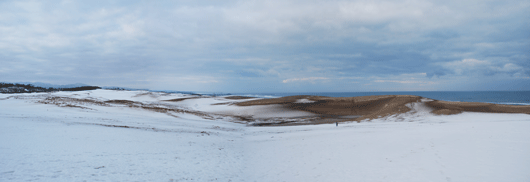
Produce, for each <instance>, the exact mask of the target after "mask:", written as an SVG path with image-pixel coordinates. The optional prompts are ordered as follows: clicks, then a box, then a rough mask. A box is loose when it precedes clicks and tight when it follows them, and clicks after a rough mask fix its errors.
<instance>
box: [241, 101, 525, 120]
mask: <svg viewBox="0 0 530 182" xmlns="http://www.w3.org/2000/svg"><path fill="white" fill-rule="evenodd" d="M300 100H304V102H300ZM308 101H310V102H308ZM420 102H421V103H424V104H425V105H426V106H428V107H429V108H431V109H432V111H431V113H433V114H436V115H450V114H459V113H461V112H463V111H468V112H487V113H525V114H530V106H514V105H501V104H491V103H478V102H448V101H438V100H432V99H427V98H423V97H420V96H413V95H381V96H361V97H324V96H308V95H298V96H287V97H281V98H273V99H260V100H252V101H246V102H240V103H237V105H238V106H255V105H272V104H279V105H282V106H283V107H286V108H289V109H294V110H300V111H307V112H311V113H315V114H320V115H329V116H350V115H356V116H360V117H358V118H355V119H353V120H354V121H361V120H365V119H375V118H380V117H385V116H389V115H394V114H402V113H407V112H409V111H411V108H410V107H409V106H410V105H409V106H407V104H409V103H420ZM351 120H352V119H349V121H351Z"/></svg>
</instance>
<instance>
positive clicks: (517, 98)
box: [234, 91, 530, 105]
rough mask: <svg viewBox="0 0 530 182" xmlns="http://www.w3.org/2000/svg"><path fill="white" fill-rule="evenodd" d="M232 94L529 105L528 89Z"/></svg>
mask: <svg viewBox="0 0 530 182" xmlns="http://www.w3.org/2000/svg"><path fill="white" fill-rule="evenodd" d="M234 95H241V96H252V97H262V98H274V97H283V96H292V95H319V96H328V97H357V96H367V95H417V96H422V97H426V98H431V99H435V100H443V101H459V102H488V103H495V104H509V105H530V91H467V92H460V91H430V92H305V93H304V92H298V93H239V94H234Z"/></svg>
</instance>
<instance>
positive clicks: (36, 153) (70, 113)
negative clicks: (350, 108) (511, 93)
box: [0, 90, 530, 182]
mask: <svg viewBox="0 0 530 182" xmlns="http://www.w3.org/2000/svg"><path fill="white" fill-rule="evenodd" d="M50 97H62V98H76V99H91V100H96V101H102V102H103V101H109V100H130V101H134V102H137V103H134V104H136V105H138V104H140V103H141V104H145V105H149V106H156V107H159V108H162V107H165V108H180V109H183V110H186V109H188V110H190V111H191V110H196V111H200V112H214V111H215V112H218V113H222V112H227V111H229V110H238V107H237V106H233V105H211V104H212V103H223V102H229V100H228V99H223V98H199V97H196V96H190V95H182V94H162V93H150V92H141V91H134V92H133V91H111V90H95V91H84V92H57V93H52V94H9V95H6V94H0V138H1V139H2V140H0V181H83V180H86V181H406V182H411V181H481V182H484V181H530V173H529V172H528V171H530V155H528V154H530V132H528V131H529V129H530V116H529V115H525V114H487V113H469V112H466V113H463V114H459V115H451V116H433V115H431V114H429V113H428V109H426V108H425V107H424V106H422V104H421V103H417V104H412V105H410V106H409V107H411V108H412V111H411V112H410V113H406V114H403V115H398V116H389V117H385V118H379V119H376V120H373V121H371V122H361V123H356V122H355V123H346V124H339V126H338V127H335V125H334V124H323V125H304V126H284V127H249V126H247V125H245V124H241V123H237V122H232V121H234V120H233V119H232V118H230V117H223V116H221V115H215V116H214V118H213V119H212V118H211V116H202V115H201V113H200V112H199V113H194V112H165V113H163V112H156V110H153V109H151V110H149V109H142V108H139V107H132V106H131V105H128V106H126V105H119V104H116V103H112V102H109V104H108V105H102V104H99V105H98V103H92V104H90V103H82V102H79V100H78V101H75V100H65V99H62V100H61V99H57V100H48V101H47V102H45V103H47V104H44V102H42V101H43V100H45V99H46V98H50ZM188 97H194V98H192V99H186V100H183V101H180V102H164V101H163V100H170V99H176V98H188ZM39 101H41V102H40V103H39ZM58 106H60V107H58ZM75 106H79V107H75ZM247 110H248V109H247ZM245 112H248V111H245ZM395 121H401V122H395ZM411 121H413V122H411Z"/></svg>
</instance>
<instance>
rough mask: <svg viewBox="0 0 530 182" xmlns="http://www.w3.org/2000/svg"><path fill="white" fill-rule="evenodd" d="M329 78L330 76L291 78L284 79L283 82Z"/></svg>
mask: <svg viewBox="0 0 530 182" xmlns="http://www.w3.org/2000/svg"><path fill="white" fill-rule="evenodd" d="M328 79H329V78H326V77H307V78H290V79H286V80H283V81H282V82H283V83H290V82H304V81H309V82H314V81H317V80H328Z"/></svg>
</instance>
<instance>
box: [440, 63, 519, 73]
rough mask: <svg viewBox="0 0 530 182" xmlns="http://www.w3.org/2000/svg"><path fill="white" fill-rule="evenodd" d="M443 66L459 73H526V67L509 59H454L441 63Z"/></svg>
mask: <svg viewBox="0 0 530 182" xmlns="http://www.w3.org/2000/svg"><path fill="white" fill-rule="evenodd" d="M439 64H440V65H441V66H442V67H443V68H446V69H448V70H451V71H452V72H454V73H455V74H457V75H465V74H473V73H479V74H483V75H495V74H509V75H514V74H524V72H525V68H524V67H522V66H519V65H516V64H514V63H511V62H508V61H497V62H493V61H487V60H477V59H463V60H461V61H453V62H446V63H439Z"/></svg>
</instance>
